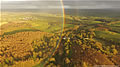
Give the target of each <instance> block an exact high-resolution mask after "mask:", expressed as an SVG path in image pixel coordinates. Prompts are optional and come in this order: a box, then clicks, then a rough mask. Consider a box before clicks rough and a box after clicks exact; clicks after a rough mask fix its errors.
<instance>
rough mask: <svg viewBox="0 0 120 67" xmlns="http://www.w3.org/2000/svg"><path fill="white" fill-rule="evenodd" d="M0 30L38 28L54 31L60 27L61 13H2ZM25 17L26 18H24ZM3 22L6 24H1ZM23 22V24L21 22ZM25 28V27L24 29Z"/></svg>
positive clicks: (6, 31) (16, 30) (12, 30)
mask: <svg viewBox="0 0 120 67" xmlns="http://www.w3.org/2000/svg"><path fill="white" fill-rule="evenodd" d="M2 17H4V18H1V19H2V24H1V25H2V31H3V32H4V33H5V34H9V33H10V34H11V33H13V32H19V31H20V32H22V31H29V30H31V31H32V30H40V31H43V32H53V31H54V32H55V31H58V30H61V29H62V25H63V18H62V15H55V14H47V13H13V12H7V13H2ZM26 18H27V19H26ZM3 22H7V23H4V24H6V26H7V27H6V26H5V25H3ZM19 23H20V24H19ZM22 23H23V24H22ZM26 28H27V29H26Z"/></svg>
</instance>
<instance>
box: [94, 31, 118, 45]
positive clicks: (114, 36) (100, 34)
mask: <svg viewBox="0 0 120 67" xmlns="http://www.w3.org/2000/svg"><path fill="white" fill-rule="evenodd" d="M95 33H96V37H97V38H101V39H105V40H107V41H110V42H115V43H119V44H120V34H119V33H115V32H110V31H95Z"/></svg>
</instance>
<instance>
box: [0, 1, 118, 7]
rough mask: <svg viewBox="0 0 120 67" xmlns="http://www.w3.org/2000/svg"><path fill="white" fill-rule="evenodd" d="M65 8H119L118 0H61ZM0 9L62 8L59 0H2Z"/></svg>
mask: <svg viewBox="0 0 120 67" xmlns="http://www.w3.org/2000/svg"><path fill="white" fill-rule="evenodd" d="M63 2H64V8H65V9H120V0H63ZM1 5H2V7H1V8H2V9H62V6H61V2H60V0H2V3H1Z"/></svg>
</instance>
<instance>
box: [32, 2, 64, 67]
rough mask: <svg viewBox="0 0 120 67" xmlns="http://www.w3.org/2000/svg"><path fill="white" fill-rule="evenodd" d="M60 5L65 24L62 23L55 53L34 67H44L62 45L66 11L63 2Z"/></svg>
mask: <svg viewBox="0 0 120 67" xmlns="http://www.w3.org/2000/svg"><path fill="white" fill-rule="evenodd" d="M60 4H61V7H62V17H63V18H62V20H63V23H62V30H61V34H60V39H59V42H58V44H57V45H56V47H55V48H54V49H53V52H52V53H51V55H50V56H49V57H48V58H46V59H45V60H43V62H41V63H40V64H39V65H37V66H34V67H39V66H40V67H44V64H45V62H47V61H48V60H49V58H51V57H52V56H53V55H54V54H55V52H56V50H57V48H58V47H59V45H60V43H61V41H62V34H63V32H64V26H65V9H64V4H63V0H60Z"/></svg>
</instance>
